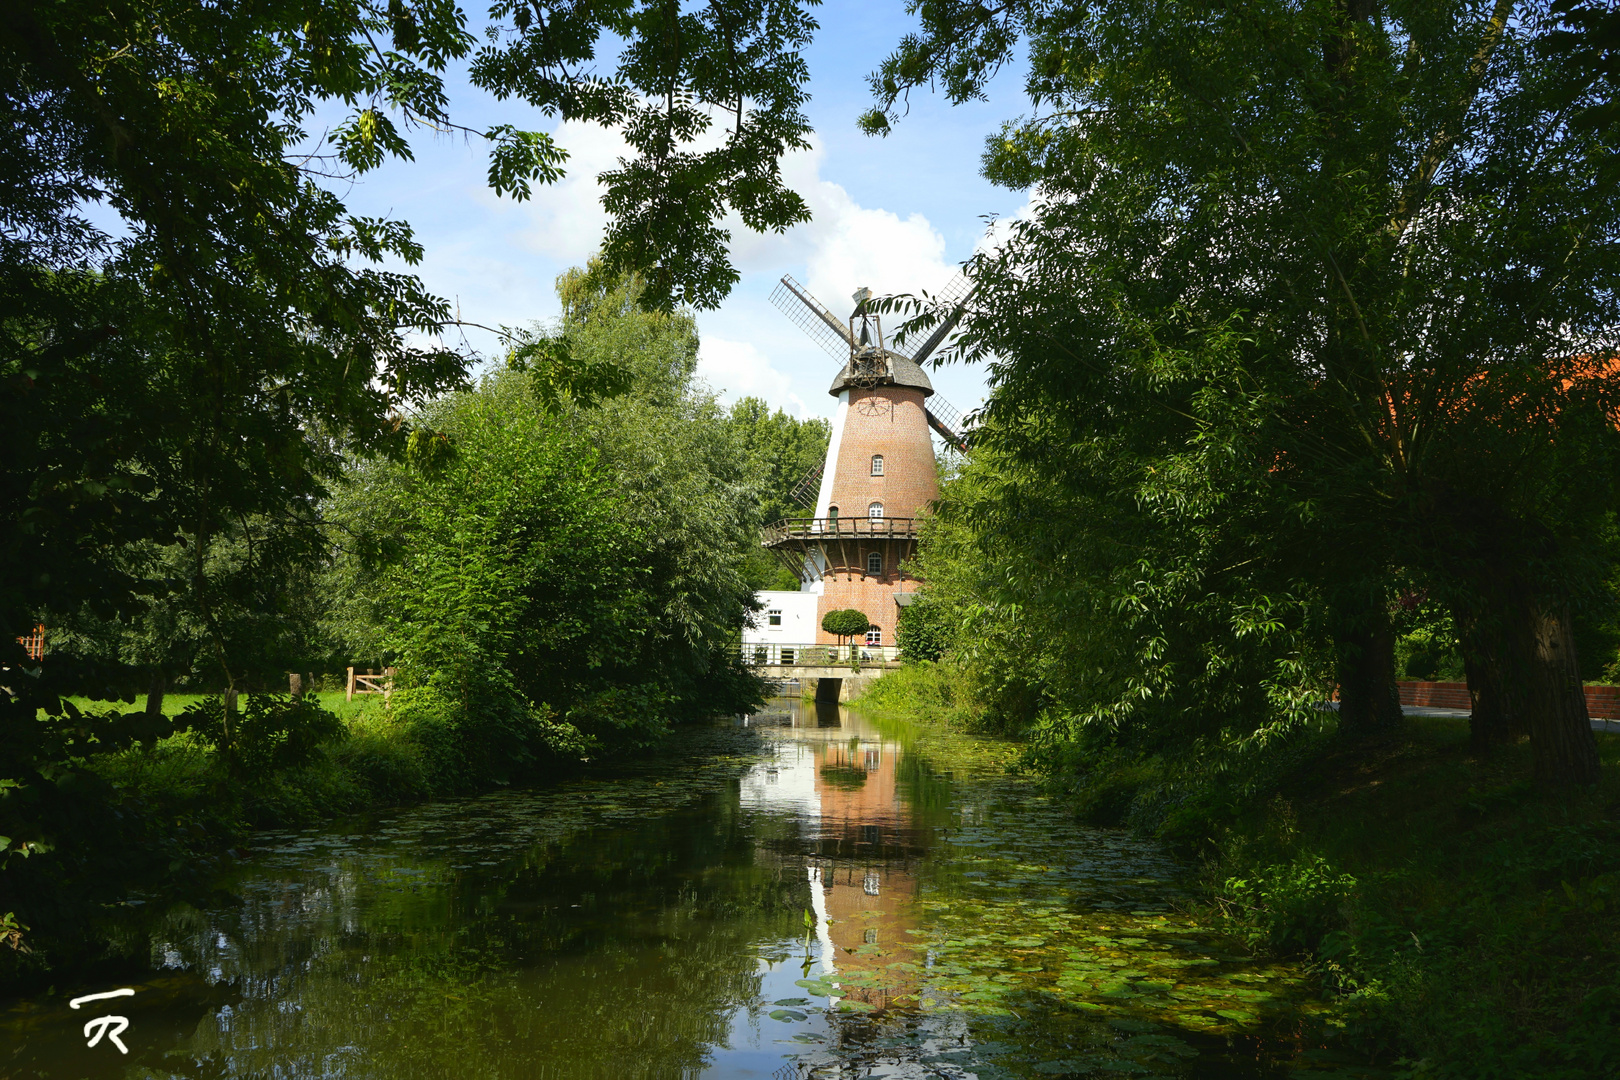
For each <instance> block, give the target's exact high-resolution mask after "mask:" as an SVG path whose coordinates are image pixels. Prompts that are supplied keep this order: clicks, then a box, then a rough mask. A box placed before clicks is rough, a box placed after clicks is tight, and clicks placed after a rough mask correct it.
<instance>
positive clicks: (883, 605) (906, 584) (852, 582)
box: [816, 571, 917, 645]
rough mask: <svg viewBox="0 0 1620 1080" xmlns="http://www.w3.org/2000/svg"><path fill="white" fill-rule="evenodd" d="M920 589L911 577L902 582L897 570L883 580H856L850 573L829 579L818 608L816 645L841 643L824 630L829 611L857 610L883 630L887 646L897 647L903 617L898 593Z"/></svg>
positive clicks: (824, 586)
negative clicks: (896, 597)
mask: <svg viewBox="0 0 1620 1080" xmlns="http://www.w3.org/2000/svg"><path fill="white" fill-rule="evenodd" d="M916 587H917V582H916V581H914V580H911V579H910V578H907V579H904V580H902V579H901V577H900V575H899V574H898V573H894V572H893V571H891V572H889V573H886V574H884V575H883V576H882V577H881V578H871V577H867V576H865V575H861V576H859V577H856V576H854V575H848V574H839V575H836V576H834V577H829V578H826V579H825V580H824V582H823V584H822V594H821V602H820V603H819V604H817V605H816V643H817V644H819V645H833V644H836V643H837V641H838V639H837V638H835V637H833V636H832V635H831V634H829V633H827V632H826V631H825V630H823V629H822V628H821V620H822V618H823V617H824V616H825V615H826V614H827V612H829V611H841V610H843V609H844V608H854V609H855V610H856V611H859V612H861V613H862V614H863V615H865V616H866V618H867V621H868V622H870V623H871V624H872V625H873V626H876V627H878V628H879V629H881V630H882V631H883V644H885V645H893V644H894V643H895V640H894V625H895V620H896V617H897V616H898V615H899V614H900V609H899V607H897V606H896V605H895V602H894V594H895V593H897V592H910V591H912V590H913V589H915V588H916Z"/></svg>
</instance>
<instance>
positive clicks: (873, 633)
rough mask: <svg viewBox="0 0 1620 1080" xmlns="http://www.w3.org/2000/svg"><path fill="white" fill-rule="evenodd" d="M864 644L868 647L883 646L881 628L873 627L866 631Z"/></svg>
mask: <svg viewBox="0 0 1620 1080" xmlns="http://www.w3.org/2000/svg"><path fill="white" fill-rule="evenodd" d="M866 643H867V644H868V645H881V644H883V627H881V626H874V627H872V629H870V630H868V631H867V632H866Z"/></svg>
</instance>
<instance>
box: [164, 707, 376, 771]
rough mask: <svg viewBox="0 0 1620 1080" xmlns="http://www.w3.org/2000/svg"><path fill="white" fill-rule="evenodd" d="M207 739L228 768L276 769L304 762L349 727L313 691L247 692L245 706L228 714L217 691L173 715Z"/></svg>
mask: <svg viewBox="0 0 1620 1080" xmlns="http://www.w3.org/2000/svg"><path fill="white" fill-rule="evenodd" d="M176 726H178V727H181V728H189V729H190V730H192V731H195V732H197V733H198V734H199V735H201V736H202V737H203V738H205V739H207V740H208V741H209V742H210V743H212V744H213V745H214V748H215V749H216V750H218V751H219V753H220V755H221V756H222V757H223V758H224V759H225V761H226V763H227V766H228V767H229V768H230V770H231V771H232V772H233V773H238V774H250V773H261V772H275V771H277V770H281V769H291V768H296V767H298V766H301V765H307V764H308V763H309V762H310V761H311V760H313V758H314V756H315V753H316V750H317V748H318V747H319V746H320V745H321V744H322V743H324V742H333V741H336V740H339V739H342V738H343V737H344V736H345V735H346V734H347V733H348V729H347V728H345V727H344V726H343V722H342V721H341V720H339V719H338V718H337V717H336V716H334V715H332V713H330V712H329V711H327V709H326V708H325V707H323V706H322V705H321V703H320V702H319V701H317V700H315V698H313V697H298V698H295V697H292V696H290V695H287V694H250V695H249V696H248V699H247V707H246V708H245V709H243V710H242V712H240V713H238V714H237V715H235V716H234V717H231V718H230V719H229V722H228V723H227V717H226V715H225V703H224V701H223V700H221V699H220V698H218V697H209V698H204V699H203V700H202V701H199V702H197V703H196V704H193V705H189V706H187V707H186V710H185V711H184V712H182V713H181V714H180V716H179V717H178V719H177V720H176Z"/></svg>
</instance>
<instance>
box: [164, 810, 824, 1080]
mask: <svg viewBox="0 0 1620 1080" xmlns="http://www.w3.org/2000/svg"><path fill="white" fill-rule="evenodd" d="M735 801H736V800H735V797H732V798H730V799H726V798H717V799H714V800H711V802H710V803H709V804H708V805H705V806H703V807H702V808H701V809H697V810H688V811H684V812H677V813H673V814H664V815H659V816H655V817H651V818H649V819H648V820H645V821H641V822H636V823H634V824H632V825H629V826H624V827H618V828H595V829H588V830H581V831H578V832H575V833H573V834H571V835H568V836H566V837H563V838H560V839H558V840H555V841H553V842H551V843H547V844H543V845H537V846H536V847H535V848H533V849H531V850H530V851H528V852H526V853H525V854H524V855H523V857H522V858H521V859H519V860H516V861H515V862H508V863H507V865H506V867H505V868H504V869H503V870H502V872H501V873H500V874H499V876H496V875H495V874H494V873H493V872H491V873H489V874H484V873H473V874H464V875H456V874H454V873H452V872H450V871H449V870H448V868H447V867H445V866H444V865H442V864H426V865H425V866H424V865H421V864H419V865H417V866H414V867H392V868H384V869H379V868H378V867H376V866H371V867H369V869H370V874H369V876H368V875H362V874H359V873H357V872H355V871H354V870H353V869H352V867H348V868H345V869H343V870H339V871H337V872H335V873H332V874H329V875H321V874H315V873H310V874H306V875H304V877H305V878H306V881H305V882H304V883H302V884H296V883H288V882H279V883H277V887H276V888H273V889H266V890H263V891H261V892H257V893H253V894H250V896H249V898H248V902H247V904H246V905H245V906H244V908H243V909H242V910H241V911H240V912H239V914H237V915H236V916H235V917H227V918H224V919H209V920H205V921H204V922H203V923H202V924H198V923H196V922H195V921H193V922H192V924H191V925H189V926H187V927H185V930H186V931H187V932H186V933H185V934H184V935H183V939H182V937H181V936H180V935H171V940H170V943H169V944H168V945H167V946H166V947H167V948H169V949H174V948H175V945H174V942H175V941H176V940H183V946H184V947H183V951H184V952H185V953H186V954H187V959H189V960H191V961H193V962H195V963H198V964H202V965H206V966H211V967H215V968H218V969H219V971H220V975H221V977H223V978H227V979H232V980H234V981H235V982H236V984H237V987H238V988H239V990H240V993H241V998H240V1001H239V1002H238V1003H237V1004H236V1006H235V1008H234V1009H230V1010H226V1011H223V1012H222V1013H221V1014H220V1015H218V1016H217V1017H215V1018H210V1019H207V1020H205V1021H204V1023H203V1024H202V1025H200V1026H199V1028H198V1030H197V1032H196V1034H195V1036H194V1037H193V1038H192V1039H191V1040H190V1041H189V1046H188V1047H187V1051H186V1054H185V1055H184V1057H185V1058H189V1059H193V1060H207V1059H209V1058H212V1059H213V1060H215V1061H216V1062H217V1061H219V1060H225V1059H228V1060H229V1061H230V1062H231V1063H232V1065H231V1068H232V1070H233V1071H231V1072H228V1073H225V1074H223V1075H229V1076H238V1077H242V1076H249V1075H253V1074H256V1073H263V1074H267V1075H268V1074H270V1073H272V1072H273V1073H274V1075H276V1076H278V1077H286V1078H290V1080H296V1078H300V1077H306V1076H307V1077H315V1076H330V1075H333V1074H334V1073H335V1072H337V1073H341V1072H345V1071H349V1070H353V1069H362V1070H363V1072H364V1074H365V1075H366V1076H368V1077H394V1076H401V1077H404V1076H409V1077H411V1078H412V1080H418V1078H426V1077H435V1076H447V1077H448V1076H454V1077H458V1078H459V1077H466V1076H477V1077H481V1078H482V1077H506V1076H512V1077H525V1078H528V1077H551V1076H557V1077H591V1076H602V1077H614V1078H617V1077H643V1076H645V1077H665V1076H679V1075H682V1074H684V1073H687V1072H690V1071H693V1070H696V1069H699V1068H700V1067H701V1065H702V1062H703V1060H704V1057H705V1054H706V1053H707V1051H708V1049H709V1048H710V1047H712V1046H714V1045H716V1044H721V1045H723V1044H724V1043H725V1042H726V1038H727V1031H728V1021H729V1017H730V1014H731V1013H732V1011H733V1010H734V1009H735V1008H736V1007H737V1006H738V1005H740V1004H743V1003H746V1002H749V1001H751V1000H753V999H754V998H755V997H756V996H757V993H758V986H759V974H758V966H757V962H756V960H755V955H756V952H757V949H756V946H757V943H758V942H759V941H760V940H762V939H765V940H771V939H780V938H783V937H787V936H789V935H790V934H792V933H793V926H794V924H795V923H796V922H797V921H798V920H799V918H800V908H801V907H802V906H803V883H802V878H800V877H794V876H791V875H786V874H784V873H782V872H781V871H780V870H779V869H778V868H776V867H773V866H769V865H762V864H760V863H758V862H757V861H756V860H755V859H754V857H753V853H754V846H753V839H754V838H753V836H752V835H751V833H750V832H749V831H748V828H747V826H748V822H747V819H746V818H744V817H743V816H742V815H741V814H739V813H738V812H737V808H736V807H735V806H734V805H731V804H733V803H735ZM390 869H392V870H393V871H394V873H393V874H390V873H389V870H390ZM413 870H421V871H425V872H424V873H419V874H417V873H406V874H401V873H399V871H413ZM389 877H394V878H400V877H403V878H404V879H405V880H406V881H408V882H410V883H409V884H404V885H401V884H398V883H397V882H387V879H388V878H389ZM411 879H415V880H411ZM385 882H387V883H388V884H391V885H393V886H394V887H392V888H389V887H384V883H385ZM576 905H577V906H576ZM176 929H179V928H178V927H177V928H176ZM227 929H228V931H229V933H225V932H223V931H225V930H227ZM233 942H241V943H242V945H241V946H240V947H238V946H236V945H234V944H232V943H233ZM360 1002H363V1003H364V1004H363V1007H359V1008H357V1003H360ZM182 1071H184V1070H182Z"/></svg>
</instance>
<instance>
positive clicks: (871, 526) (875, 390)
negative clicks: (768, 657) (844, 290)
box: [763, 277, 969, 646]
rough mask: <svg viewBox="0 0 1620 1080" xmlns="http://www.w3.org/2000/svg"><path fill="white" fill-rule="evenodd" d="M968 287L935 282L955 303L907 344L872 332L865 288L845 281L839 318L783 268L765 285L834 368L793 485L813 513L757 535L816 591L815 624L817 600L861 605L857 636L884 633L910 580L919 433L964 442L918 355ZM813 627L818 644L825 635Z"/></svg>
mask: <svg viewBox="0 0 1620 1080" xmlns="http://www.w3.org/2000/svg"><path fill="white" fill-rule="evenodd" d="M968 292H969V290H968V288H967V286H966V282H965V281H961V283H960V284H959V285H955V286H954V289H953V290H948V291H947V294H946V296H945V298H946V300H947V302H952V303H954V304H955V311H954V312H953V313H952V315H951V316H950V317H949V318H947V319H946V320H944V321H943V322H942V323H941V324H940V325H939V326H938V327H936V328H935V329H934V331H933V333H932V334H930V335H929V336H928V338H927V340H925V341H924V342H923V343H922V344H921V345H920V346H919V347H917V348H916V349H915V350H914V351H912V352H910V353H907V352H905V351H903V350H901V349H899V348H897V347H895V345H894V343H893V341H892V339H891V338H890V337H889V336H887V335H886V334H885V333H884V327H883V319H882V314H881V313H880V312H879V311H877V310H876V307H875V305H873V304H872V302H871V301H872V293H871V290H869V289H860V290H857V291H856V293H855V295H854V301H855V308H854V310H853V311H852V312H851V313H850V316H849V318H848V319H839V318H838V316H836V315H834V314H833V313H832V312H831V311H829V310H828V309H827V307H826V306H825V305H824V304H822V303H821V302H820V301H818V300H817V299H816V298H815V297H813V296H811V295H810V293H809V292H808V291H807V290H806V289H805V288H804V287H803V286H802V285H800V284H799V283H798V282H796V281H794V280H793V279H792V278H791V277H784V278H782V282H781V285H780V286H779V287H778V288H777V289H776V291H775V292H774V293H773V294H772V296H771V299H772V302H774V303H775V304H776V306H777V307H778V308H780V309H781V310H782V311H783V312H784V313H785V314H786V315H787V316H788V318H789V319H790V320H791V321H792V322H793V323H794V324H795V325H797V326H798V327H799V328H800V329H802V330H804V331H805V332H806V333H808V334H809V335H810V337H811V338H813V339H815V340H816V341H817V342H818V343H819V344H820V345H821V346H822V347H823V348H825V349H826V350H827V351H828V353H830V354H831V355H832V356H833V358H834V359H836V360H838V361H839V363H840V365H841V367H840V370H839V372H838V375H837V377H836V378H834V379H833V383H832V386H831V388H830V389H829V390H828V393H829V394H831V395H832V396H833V397H835V398H837V399H838V409H837V412H836V414H835V416H834V420H833V430H832V438H831V439H830V440H829V444H828V448H827V459H826V461H825V463H824V464H823V465H822V466H821V468H820V469H819V470H815V471H814V472H813V473H812V475H811V476H807V477H806V478H805V479H804V480H803V481H801V483H800V485H799V489H797V490H796V494H798V492H799V491H802V492H803V495H804V497H805V500H806V502H808V496H809V492H810V489H811V488H812V487H813V488H814V489H815V492H816V496H815V504H814V511H813V515H812V517H811V518H810V519H809V520H794V519H789V520H785V521H780V522H778V523H776V524H775V525H772V526H770V527H769V528H767V529H766V530H765V534H764V537H763V542H764V546H765V547H766V548H767V549H768V550H770V551H771V552H772V553H773V554H775V555H776V556H777V558H779V559H780V560H781V562H782V564H783V565H784V566H786V567H787V568H788V569H789V570H790V571H792V572H793V573H794V574H795V575H797V576H798V578H799V580H800V582H801V586H800V591H801V592H804V593H815V594H817V596H818V600H817V612H816V618H815V625H816V626H817V627H819V626H820V624H821V619H822V618H823V617H824V616H825V615H826V614H827V612H829V611H834V610H841V609H845V608H854V609H857V610H859V611H862V612H864V613H865V614H866V617H867V619H868V621H869V622H870V623H871V625H872V630H871V631H870V632H869V634H868V635H867V641H866V644H867V645H868V646H881V645H888V644H890V643H891V642H892V641H893V640H894V638H893V633H894V627H895V623H896V620H897V618H898V609H899V607H900V606H902V605H904V604H906V603H909V601H910V598H911V594H912V593H913V592H914V591H915V589H916V585H917V580H916V578H914V577H912V576H910V574H909V572H908V570H907V565H908V563H909V561H910V560H911V559H912V558H914V557H915V555H916V550H917V524H918V521H919V519H920V517H921V516H922V514H923V512H924V509H925V508H926V507H927V505H928V504H929V503H930V502H932V501H933V500H934V499H935V498H937V497H938V495H939V477H938V470H937V467H936V464H935V458H934V447H933V440H932V437H931V434H930V433H933V434H937V435H938V436H939V437H940V438H941V439H943V440H945V442H946V444H947V445H948V446H951V447H953V448H955V449H956V450H958V451H963V452H965V451H966V450H967V440H966V438H965V437H964V436H963V434H962V431H963V423H962V415H961V413H960V412H958V411H957V410H956V409H955V408H953V407H952V406H950V405H949V404H948V403H946V402H945V401H944V400H943V399H941V398H940V397H939V396H938V395H937V394H935V393H934V387H933V384H932V383H931V382H930V381H929V378H928V376H927V374H926V373H925V372H924V371H923V369H922V366H921V364H922V362H923V361H925V360H927V358H928V357H929V356H930V355H932V354H933V353H934V351H935V350H937V349H938V348H939V346H940V345H941V344H943V343H944V341H945V340H946V338H947V337H949V335H950V333H951V331H952V330H953V329H954V328H955V326H956V324H957V322H958V321H959V319H960V318H961V314H962V310H963V304H964V303H965V301H966V299H967V295H968ZM817 474H819V475H817ZM805 599H806V601H807V602H808V599H809V598H808V597H806V598H805ZM823 636H824V638H825V640H824V641H822V642H821V643H823V644H828V643H831V641H832V640H833V639H832V637H831V635H825V634H823Z"/></svg>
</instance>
